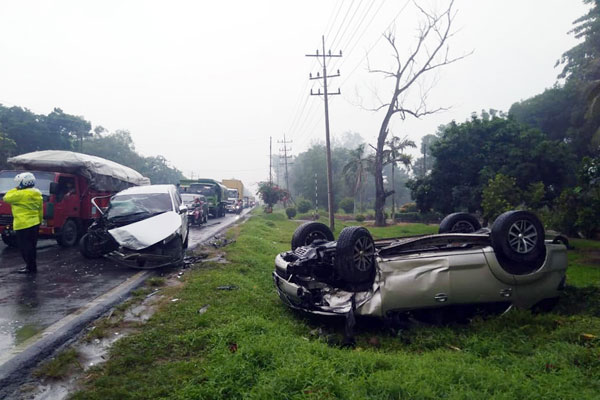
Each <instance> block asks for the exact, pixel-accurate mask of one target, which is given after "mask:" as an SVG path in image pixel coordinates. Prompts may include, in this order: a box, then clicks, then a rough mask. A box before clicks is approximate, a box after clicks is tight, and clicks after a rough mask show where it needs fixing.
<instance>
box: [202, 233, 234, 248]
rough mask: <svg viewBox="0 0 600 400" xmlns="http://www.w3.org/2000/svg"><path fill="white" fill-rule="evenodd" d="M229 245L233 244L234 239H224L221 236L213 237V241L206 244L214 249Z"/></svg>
mask: <svg viewBox="0 0 600 400" xmlns="http://www.w3.org/2000/svg"><path fill="white" fill-rule="evenodd" d="M231 243H235V239H227V238H226V237H223V236H222V235H219V236H215V237H214V238H213V239H211V240H210V241H209V242H208V244H209V245H210V246H213V247H214V248H215V249H218V248H221V247H225V246H227V245H229V244H231Z"/></svg>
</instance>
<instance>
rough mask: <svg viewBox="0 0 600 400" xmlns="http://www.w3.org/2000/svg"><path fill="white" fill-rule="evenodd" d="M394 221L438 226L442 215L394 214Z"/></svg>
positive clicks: (428, 213) (433, 213)
mask: <svg viewBox="0 0 600 400" xmlns="http://www.w3.org/2000/svg"><path fill="white" fill-rule="evenodd" d="M395 220H396V221H398V222H420V223H424V224H438V223H439V222H440V221H441V220H442V215H441V214H439V213H436V212H427V213H419V212H406V213H396V215H395Z"/></svg>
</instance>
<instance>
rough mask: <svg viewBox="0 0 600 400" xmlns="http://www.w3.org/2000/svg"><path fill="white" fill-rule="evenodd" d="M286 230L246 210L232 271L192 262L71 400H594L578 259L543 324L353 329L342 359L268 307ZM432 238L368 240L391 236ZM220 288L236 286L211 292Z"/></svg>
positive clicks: (524, 320)
mask: <svg viewBox="0 0 600 400" xmlns="http://www.w3.org/2000/svg"><path fill="white" fill-rule="evenodd" d="M297 226H298V223H297V222H295V221H290V220H287V218H286V217H285V215H283V214H281V213H275V214H272V215H264V214H261V213H258V214H257V215H256V216H255V217H253V218H252V219H251V220H249V221H248V222H247V223H245V224H243V225H242V226H241V227H239V229H240V236H239V237H238V238H237V241H236V242H235V243H234V244H231V245H229V246H227V247H225V248H224V249H223V250H224V251H226V252H227V259H228V260H229V261H230V263H229V264H210V265H206V264H203V265H202V266H201V267H199V268H195V269H193V270H192V271H191V272H190V273H189V274H186V284H185V285H184V286H183V287H182V288H179V289H176V290H177V292H174V293H173V296H176V297H177V298H178V299H179V301H177V302H171V301H169V300H168V299H166V300H165V302H164V303H163V304H162V306H161V307H160V310H159V312H158V313H157V314H155V315H154V316H153V317H152V318H151V319H150V321H149V322H148V323H147V325H146V326H145V327H144V328H143V329H142V330H141V332H140V333H139V334H136V335H133V336H130V337H126V338H124V339H122V340H120V341H118V342H117V343H116V344H115V347H114V348H113V349H112V351H111V359H110V360H109V361H108V362H107V363H106V364H105V365H103V366H101V367H98V368H97V369H95V370H93V373H92V376H91V378H90V379H89V381H87V382H86V384H85V390H83V391H81V392H79V393H77V394H75V395H74V396H73V398H75V399H150V398H168V399H238V398H244V399H336V398H339V399H364V398H373V399H439V398H445V399H488V398H490V399H511V400H512V399H517V398H518V399H544V400H546V399H597V398H598V395H599V393H600V343H599V339H597V337H600V301H599V300H598V299H599V297H600V296H599V294H600V292H599V290H598V286H597V285H596V286H594V285H593V284H594V282H586V281H585V279H586V276H587V275H586V274H588V272H581V271H587V270H589V269H593V267H592V266H590V265H588V264H586V263H585V261H584V260H585V256H582V257H583V258H581V259H577V258H576V260H575V261H576V262H577V267H578V268H577V270H576V271H575V272H574V273H573V276H571V271H569V279H573V280H575V281H576V283H577V286H570V287H569V288H568V290H567V292H566V294H565V298H564V299H563V301H561V303H560V305H559V308H558V310H557V312H555V313H549V314H540V315H534V314H532V313H530V312H528V311H517V310H513V311H511V312H509V313H507V314H505V315H503V316H500V317H496V318H489V319H481V318H476V319H475V320H473V321H472V322H471V323H470V324H467V325H452V326H444V327H435V326H425V325H415V326H413V327H411V329H409V330H404V331H400V333H399V334H398V333H392V332H391V331H388V330H386V329H385V327H384V326H383V325H382V324H381V323H380V322H379V321H375V320H360V321H359V325H358V327H357V347H356V348H354V349H347V348H341V347H339V346H337V345H336V344H337V343H339V342H340V340H341V338H342V334H343V323H342V321H340V320H330V319H326V318H315V317H309V316H306V315H303V314H301V313H298V312H294V311H291V310H290V309H288V308H287V307H285V306H284V305H283V304H282V303H281V301H280V300H279V298H278V297H277V294H276V291H275V289H274V287H273V284H272V278H271V272H272V270H273V258H274V256H275V255H276V254H277V253H278V252H280V251H284V250H288V249H289V241H290V238H291V235H292V233H293V231H294V229H295V228H296V227H297ZM342 227H343V224H342V223H339V224H337V229H336V230H338V231H339V230H340V229H341V228H342ZM435 229H436V227H433V226H427V225H418V224H416V225H414V226H394V227H390V228H376V229H371V230H372V232H373V235H374V236H375V237H390V236H395V235H402V234H411V233H429V232H434V231H435ZM574 244H575V246H576V247H578V249H583V248H584V246H588V245H589V246H590V247H594V246H596V245H597V243H595V242H590V243H587V242H585V243H584V242H582V244H581V246H579V245H578V243H577V241H575V243H574ZM579 252H580V250H577V251H576V252H575V253H574V254H579ZM570 257H573V256H570ZM579 270H581V271H579ZM596 283H597V282H596ZM590 284H591V285H590ZM223 285H235V286H236V287H237V289H236V290H217V287H218V286H223ZM173 290H175V289H173ZM206 305H208V308H207V309H206V312H205V313H202V314H201V313H199V312H198V310H199V309H201V308H202V307H204V306H206ZM319 329H321V330H322V331H323V332H322V334H318V333H317V332H318V330H319ZM583 334H587V335H588V336H582V335H583ZM589 335H591V336H589Z"/></svg>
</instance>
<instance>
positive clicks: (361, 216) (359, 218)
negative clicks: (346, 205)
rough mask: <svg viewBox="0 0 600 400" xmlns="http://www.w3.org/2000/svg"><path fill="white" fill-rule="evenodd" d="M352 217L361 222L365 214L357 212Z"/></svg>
mask: <svg viewBox="0 0 600 400" xmlns="http://www.w3.org/2000/svg"><path fill="white" fill-rule="evenodd" d="M354 219H355V220H356V221H357V222H363V221H364V220H365V216H364V215H362V214H357V215H356V216H355V217H354Z"/></svg>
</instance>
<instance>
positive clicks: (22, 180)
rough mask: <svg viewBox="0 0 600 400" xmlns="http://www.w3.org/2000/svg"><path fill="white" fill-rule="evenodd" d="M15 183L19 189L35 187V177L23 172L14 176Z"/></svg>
mask: <svg viewBox="0 0 600 400" xmlns="http://www.w3.org/2000/svg"><path fill="white" fill-rule="evenodd" d="M15 182H16V183H17V186H18V187H19V189H23V188H30V187H34V186H35V176H34V175H33V174H32V173H31V172H23V173H20V174H18V175H17V176H15Z"/></svg>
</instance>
